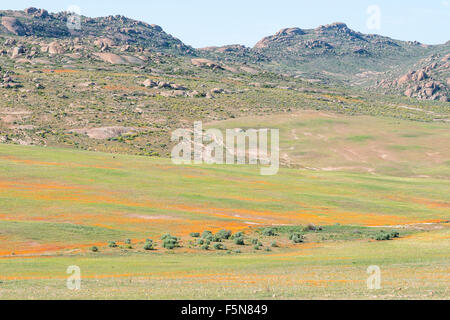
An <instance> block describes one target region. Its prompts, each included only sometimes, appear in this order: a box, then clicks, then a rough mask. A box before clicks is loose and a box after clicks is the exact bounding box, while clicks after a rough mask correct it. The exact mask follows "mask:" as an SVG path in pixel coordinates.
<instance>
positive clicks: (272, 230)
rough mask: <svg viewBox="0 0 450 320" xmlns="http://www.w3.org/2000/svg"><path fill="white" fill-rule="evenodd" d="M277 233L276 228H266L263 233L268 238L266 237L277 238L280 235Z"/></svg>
mask: <svg viewBox="0 0 450 320" xmlns="http://www.w3.org/2000/svg"><path fill="white" fill-rule="evenodd" d="M275 231H276V229H275V228H265V229H264V230H263V231H262V234H263V236H266V237H276V236H277V235H278V234H277V233H276V232H275Z"/></svg>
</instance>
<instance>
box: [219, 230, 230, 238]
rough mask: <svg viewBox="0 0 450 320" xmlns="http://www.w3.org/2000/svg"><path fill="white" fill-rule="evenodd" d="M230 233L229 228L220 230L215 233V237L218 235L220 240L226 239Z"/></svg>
mask: <svg viewBox="0 0 450 320" xmlns="http://www.w3.org/2000/svg"><path fill="white" fill-rule="evenodd" d="M231 235H232V232H231V231H230V230H220V231H219V232H217V233H216V237H218V238H219V239H221V240H228V239H230V237H231Z"/></svg>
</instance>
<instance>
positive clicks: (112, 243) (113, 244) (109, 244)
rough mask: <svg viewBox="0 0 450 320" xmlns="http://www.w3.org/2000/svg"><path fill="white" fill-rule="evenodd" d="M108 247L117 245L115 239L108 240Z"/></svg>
mask: <svg viewBox="0 0 450 320" xmlns="http://www.w3.org/2000/svg"><path fill="white" fill-rule="evenodd" d="M108 247H110V248H117V247H118V245H117V243H116V242H115V241H110V242H108Z"/></svg>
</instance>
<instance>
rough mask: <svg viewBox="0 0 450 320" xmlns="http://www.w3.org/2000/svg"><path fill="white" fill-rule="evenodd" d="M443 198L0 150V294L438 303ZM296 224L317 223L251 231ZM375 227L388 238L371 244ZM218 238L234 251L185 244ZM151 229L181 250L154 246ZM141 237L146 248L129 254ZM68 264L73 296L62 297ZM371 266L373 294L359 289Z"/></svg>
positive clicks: (366, 180) (103, 157) (416, 189)
mask: <svg viewBox="0 0 450 320" xmlns="http://www.w3.org/2000/svg"><path fill="white" fill-rule="evenodd" d="M357 140H359V139H357ZM449 190H450V182H449V181H448V180H446V179H439V178H418V177H415V178H413V177H399V176H387V175H382V174H373V173H367V172H343V171H312V170H306V169H294V168H292V169H288V168H284V169H281V170H280V172H279V174H278V175H276V176H265V177H264V176H260V175H259V170H258V168H256V167H252V166H206V165H205V166H175V165H173V164H172V163H171V162H170V160H168V159H158V158H146V157H137V156H127V155H112V154H104V153H91V152H84V151H75V150H64V149H52V148H40V147H24V146H14V145H0V202H1V207H0V298H4V299H13V298H26V299H55V298H64V299H73V298H76V299H77V298H88V299H99V298H127V299H128V298H137V299H161V298H168V299H174V298H177V299H181V298H184V299H197V298H199V299H210V298H220V299H222V298H228V299H238V298H242V299H274V298H275V299H283V298H284V299H297V298H304V299H309V298H324V299H337V298H351V299H360V298H380V299H381V298H382V299H390V298H401V299H402V298H405V299H406V298H417V299H429V298H436V299H446V298H448V296H449V295H448V294H449V293H448V288H449V281H450V279H449V262H450V255H449V252H450V250H449V248H450V245H449V244H450V242H449V237H450V229H449V225H448V223H444V222H445V221H447V220H448V218H449V203H450V196H449V192H448V191H449ZM308 223H312V224H315V225H322V226H330V227H324V230H323V231H321V232H318V233H312V234H305V241H304V242H303V243H299V244H293V243H292V242H290V241H289V239H288V237H289V235H288V234H287V233H284V232H282V233H279V234H278V236H276V237H264V236H261V235H260V233H259V230H260V228H262V227H264V226H269V225H274V226H280V228H281V226H285V227H283V228H289V227H288V226H291V227H290V228H298V227H295V226H299V225H307V224H308ZM337 223H338V224H339V225H341V226H342V227H339V225H336V224H337ZM347 225H353V226H354V227H345V226H347ZM332 226H335V227H332ZM388 226H391V227H392V226H395V229H396V230H397V231H399V232H400V238H399V239H395V240H391V241H375V240H374V239H373V238H372V236H373V235H374V234H375V233H377V232H379V231H380V230H381V229H383V230H391V229H392V228H389V227H388ZM374 227H378V228H374ZM283 228H281V229H280V230H284V229H283ZM220 229H229V230H231V231H233V232H238V231H243V232H244V233H245V237H246V245H245V246H236V245H235V244H234V243H233V242H232V241H231V240H230V241H226V242H224V245H225V246H227V249H228V250H215V249H213V247H212V245H211V248H210V250H207V251H206V250H202V249H201V248H200V247H199V246H198V245H196V244H195V243H194V240H193V238H191V237H190V236H189V234H190V233H191V232H199V233H201V232H203V231H204V230H211V231H212V232H216V231H218V230H220ZM372 230H373V231H372ZM165 233H171V234H172V235H175V236H178V237H179V238H180V242H181V247H180V248H176V249H175V250H166V249H163V248H162V244H161V241H160V240H159V239H160V237H161V235H163V234H165ZM255 237H256V238H259V239H260V241H261V242H262V244H263V247H262V248H261V249H262V250H255V248H254V247H253V245H251V244H250V240H251V239H252V238H255ZM147 238H151V239H154V241H155V242H156V243H157V247H156V249H157V250H155V251H145V250H143V245H144V242H145V239H147ZM125 239H131V242H132V244H131V247H127V246H126V245H125V244H124V241H125ZM109 241H116V242H117V244H118V245H119V247H118V248H110V247H108V242H109ZM273 241H276V242H277V243H278V246H277V247H271V243H272V242H273ZM92 246H97V247H98V248H99V252H95V253H94V252H91V251H90V249H89V248H91V247H92ZM267 248H270V251H268V250H269V249H267ZM237 250H239V252H240V253H238V252H237ZM266 250H267V251H266ZM71 265H77V266H79V267H80V268H81V272H82V289H81V290H80V291H71V290H68V289H67V288H66V279H67V277H68V275H67V274H66V269H67V267H68V266H71ZM371 265H377V266H379V267H380V268H381V271H382V289H381V290H376V291H371V290H368V289H367V285H366V279H367V278H368V275H367V273H366V269H367V268H368V267H369V266H371Z"/></svg>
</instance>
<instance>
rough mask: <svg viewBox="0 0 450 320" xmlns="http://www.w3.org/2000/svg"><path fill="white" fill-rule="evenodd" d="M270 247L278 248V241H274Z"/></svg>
mask: <svg viewBox="0 0 450 320" xmlns="http://www.w3.org/2000/svg"><path fill="white" fill-rule="evenodd" d="M270 246H271V247H272V248H278V243H277V242H276V241H273V242H272V243H271V244H270Z"/></svg>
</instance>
